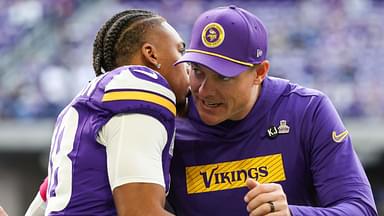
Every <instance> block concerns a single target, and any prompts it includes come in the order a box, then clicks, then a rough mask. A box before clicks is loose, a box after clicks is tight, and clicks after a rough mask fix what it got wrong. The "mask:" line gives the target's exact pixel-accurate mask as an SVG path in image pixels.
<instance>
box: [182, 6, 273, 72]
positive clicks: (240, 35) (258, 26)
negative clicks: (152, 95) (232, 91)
mask: <svg viewBox="0 0 384 216" xmlns="http://www.w3.org/2000/svg"><path fill="white" fill-rule="evenodd" d="M267 44H268V41H267V32H266V28H265V26H264V24H263V23H262V22H261V20H260V19H259V18H257V17H256V16H255V15H254V14H252V13H250V12H248V11H246V10H244V9H241V8H239V7H236V6H227V7H218V8H215V9H212V10H209V11H207V12H205V13H203V14H201V15H200V16H199V17H198V18H197V20H196V22H195V24H194V26H193V29H192V36H191V42H190V46H189V48H188V49H187V50H186V53H185V54H184V55H183V57H182V58H181V59H180V60H179V61H178V62H176V64H178V63H181V62H194V63H198V64H202V65H204V66H206V67H208V68H210V69H212V70H214V71H215V72H217V73H219V74H221V75H223V76H227V77H234V76H237V75H239V74H240V73H241V72H243V71H246V70H248V69H249V67H252V66H253V65H255V64H259V63H261V62H262V61H264V60H265V59H266V54H267Z"/></svg>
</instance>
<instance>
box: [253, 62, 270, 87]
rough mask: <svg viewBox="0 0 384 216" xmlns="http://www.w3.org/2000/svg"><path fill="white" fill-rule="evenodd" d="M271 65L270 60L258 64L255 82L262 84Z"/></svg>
mask: <svg viewBox="0 0 384 216" xmlns="http://www.w3.org/2000/svg"><path fill="white" fill-rule="evenodd" d="M269 67H270V64H269V61H268V60H264V61H263V62H262V63H260V64H259V65H257V66H256V78H255V84H257V85H260V84H261V83H262V82H263V81H264V79H265V77H266V76H267V75H268V72H269Z"/></svg>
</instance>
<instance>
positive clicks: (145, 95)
mask: <svg viewBox="0 0 384 216" xmlns="http://www.w3.org/2000/svg"><path fill="white" fill-rule="evenodd" d="M109 73H110V74H109V75H107V77H105V78H104V79H103V81H102V82H101V83H100V84H101V86H104V87H101V86H100V87H101V89H102V96H101V98H100V99H101V102H102V103H110V102H112V103H113V102H120V103H119V104H120V105H121V104H122V103H125V102H127V103H130V102H133V101H134V102H135V103H140V102H144V103H152V104H154V105H159V106H161V107H163V108H165V109H167V110H168V111H170V112H171V113H172V114H173V115H174V116H175V115H176V96H175V94H174V93H173V92H172V91H171V89H170V87H169V85H168V82H167V81H166V80H165V78H164V77H162V76H161V75H160V74H159V73H157V72H156V71H154V70H152V69H150V68H148V67H144V66H138V65H134V66H125V67H120V68H118V69H116V70H114V71H111V72H109ZM126 105H127V106H130V105H128V104H126Z"/></svg>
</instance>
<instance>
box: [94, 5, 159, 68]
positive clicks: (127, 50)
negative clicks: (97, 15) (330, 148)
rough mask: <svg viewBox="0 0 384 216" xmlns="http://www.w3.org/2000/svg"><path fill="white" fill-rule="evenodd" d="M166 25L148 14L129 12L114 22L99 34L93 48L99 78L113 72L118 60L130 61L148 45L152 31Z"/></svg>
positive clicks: (147, 12) (113, 19)
mask: <svg viewBox="0 0 384 216" xmlns="http://www.w3.org/2000/svg"><path fill="white" fill-rule="evenodd" d="M163 21H165V20H164V18H162V17H161V16H159V15H156V14H154V13H152V12H150V11H146V10H136V9H131V10H126V11H122V12H120V13H118V14H116V15H114V16H113V17H112V18H110V19H109V20H108V21H107V22H106V23H105V24H104V25H103V26H102V27H101V29H100V30H99V32H98V33H97V35H96V39H95V41H94V44H93V69H94V71H95V74H96V76H99V75H100V74H103V73H105V72H107V71H111V70H113V69H115V68H116V67H119V66H121V65H118V63H117V62H121V61H118V60H125V62H127V61H129V60H130V58H131V57H132V56H133V54H134V53H136V51H137V50H138V49H140V47H141V46H142V45H143V44H144V42H145V33H146V32H147V30H148V29H149V28H153V27H154V26H156V25H158V24H160V23H161V22H163Z"/></svg>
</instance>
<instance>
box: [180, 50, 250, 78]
mask: <svg viewBox="0 0 384 216" xmlns="http://www.w3.org/2000/svg"><path fill="white" fill-rule="evenodd" d="M183 62H193V63H197V64H202V65H203V66H205V67H208V68H209V69H211V70H213V71H215V72H216V73H218V74H220V75H222V76H225V77H235V76H237V75H239V74H240V73H242V72H244V71H246V70H248V69H249V67H248V66H245V65H241V64H237V63H234V62H231V61H229V60H225V59H223V58H220V57H217V56H212V55H207V54H203V53H196V52H187V53H185V54H184V55H183V56H182V57H181V58H180V59H179V60H178V61H177V62H176V63H175V65H177V64H179V63H183Z"/></svg>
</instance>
